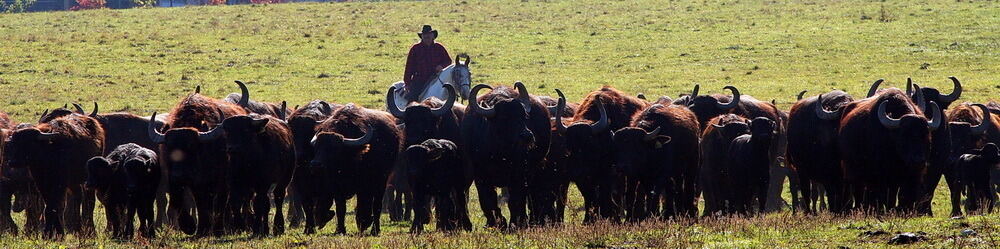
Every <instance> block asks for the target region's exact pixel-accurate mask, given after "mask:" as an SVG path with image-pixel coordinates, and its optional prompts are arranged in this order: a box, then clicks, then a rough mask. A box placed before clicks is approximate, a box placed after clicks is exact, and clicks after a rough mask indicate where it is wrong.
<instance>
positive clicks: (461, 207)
mask: <svg viewBox="0 0 1000 249" xmlns="http://www.w3.org/2000/svg"><path fill="white" fill-rule="evenodd" d="M406 158H407V165H406V167H407V175H408V177H409V178H410V183H411V184H412V186H413V192H414V204H415V205H414V209H415V212H414V213H415V219H414V221H413V225H412V226H411V227H410V232H411V233H420V232H421V231H422V230H423V226H424V225H425V224H427V223H428V222H429V221H430V203H428V202H429V201H430V199H431V198H432V197H433V198H434V206H435V208H436V209H435V213H436V215H435V217H436V219H437V229H438V230H444V231H453V230H457V229H463V230H466V231H472V222H471V221H470V220H469V210H468V206H467V201H468V196H469V187H470V186H472V175H473V172H472V167H470V165H468V164H466V163H464V162H462V160H461V159H460V157H459V151H458V146H456V145H455V143H453V142H451V141H448V140H443V139H441V140H438V139H428V140H427V141H424V142H423V143H420V144H417V145H412V146H410V147H409V148H407V149H406Z"/></svg>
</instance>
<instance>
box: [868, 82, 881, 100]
mask: <svg viewBox="0 0 1000 249" xmlns="http://www.w3.org/2000/svg"><path fill="white" fill-rule="evenodd" d="M882 81H885V79H878V80H876V81H875V83H872V86H871V87H869V88H868V98H871V97H872V96H875V92H877V91H878V85H881V84H882Z"/></svg>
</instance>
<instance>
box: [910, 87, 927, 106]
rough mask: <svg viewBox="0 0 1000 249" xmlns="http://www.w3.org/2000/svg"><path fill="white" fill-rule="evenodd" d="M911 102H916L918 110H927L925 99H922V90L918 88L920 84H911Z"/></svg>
mask: <svg viewBox="0 0 1000 249" xmlns="http://www.w3.org/2000/svg"><path fill="white" fill-rule="evenodd" d="M913 91H914V93H913V102H915V103H916V104H917V108H920V111H922V112H926V111H927V101H926V100H925V99H924V91H922V90H920V85H917V84H913Z"/></svg>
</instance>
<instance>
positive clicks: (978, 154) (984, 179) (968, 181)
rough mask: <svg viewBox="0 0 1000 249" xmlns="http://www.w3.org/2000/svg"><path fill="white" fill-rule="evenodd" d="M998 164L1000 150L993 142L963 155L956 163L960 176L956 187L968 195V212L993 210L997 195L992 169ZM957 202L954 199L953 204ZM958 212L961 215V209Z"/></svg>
mask: <svg viewBox="0 0 1000 249" xmlns="http://www.w3.org/2000/svg"><path fill="white" fill-rule="evenodd" d="M998 164H1000V151H998V149H997V145H996V144H993V143H989V144H986V146H984V147H983V148H982V149H977V150H973V151H971V153H969V154H964V155H962V156H961V157H959V159H958V162H956V163H955V171H956V173H957V176H958V181H957V182H958V184H957V185H958V186H956V188H957V189H958V192H959V193H961V194H964V195H965V196H966V200H965V211H966V213H967V214H982V213H990V212H993V206H994V205H995V203H996V199H997V196H996V193H995V192H994V190H993V189H992V186H990V171H991V170H996V169H997V165H998ZM956 204H958V202H957V201H956V200H954V199H953V200H952V205H956ZM958 212H959V213H958V215H961V210H959V211H958ZM952 215H955V214H954V213H953V214H952Z"/></svg>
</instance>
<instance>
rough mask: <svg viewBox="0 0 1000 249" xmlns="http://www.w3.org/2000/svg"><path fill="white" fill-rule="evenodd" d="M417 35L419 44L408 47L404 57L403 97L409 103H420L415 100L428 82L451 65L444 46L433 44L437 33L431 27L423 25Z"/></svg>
mask: <svg viewBox="0 0 1000 249" xmlns="http://www.w3.org/2000/svg"><path fill="white" fill-rule="evenodd" d="M417 35H418V36H420V42H419V43H417V44H413V46H412V47H410V53H409V55H407V56H406V71H405V72H404V73H403V82H405V83H406V87H405V91H406V93H405V94H404V96H403V97H404V98H406V99H407V100H409V101H421V100H422V99H417V98H419V97H420V94H421V93H423V91H424V88H426V87H427V83H428V81H429V80H431V79H432V77H434V76H435V75H437V74H438V73H439V72H441V70H442V69H444V68H445V67H448V66H449V65H451V63H452V61H451V56H450V55H448V50H447V49H445V48H444V45H442V44H441V43H438V42H434V39H435V38H437V36H438V32H437V30H434V29H432V28H431V25H424V28H423V30H422V31H421V32H420V33H417Z"/></svg>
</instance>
